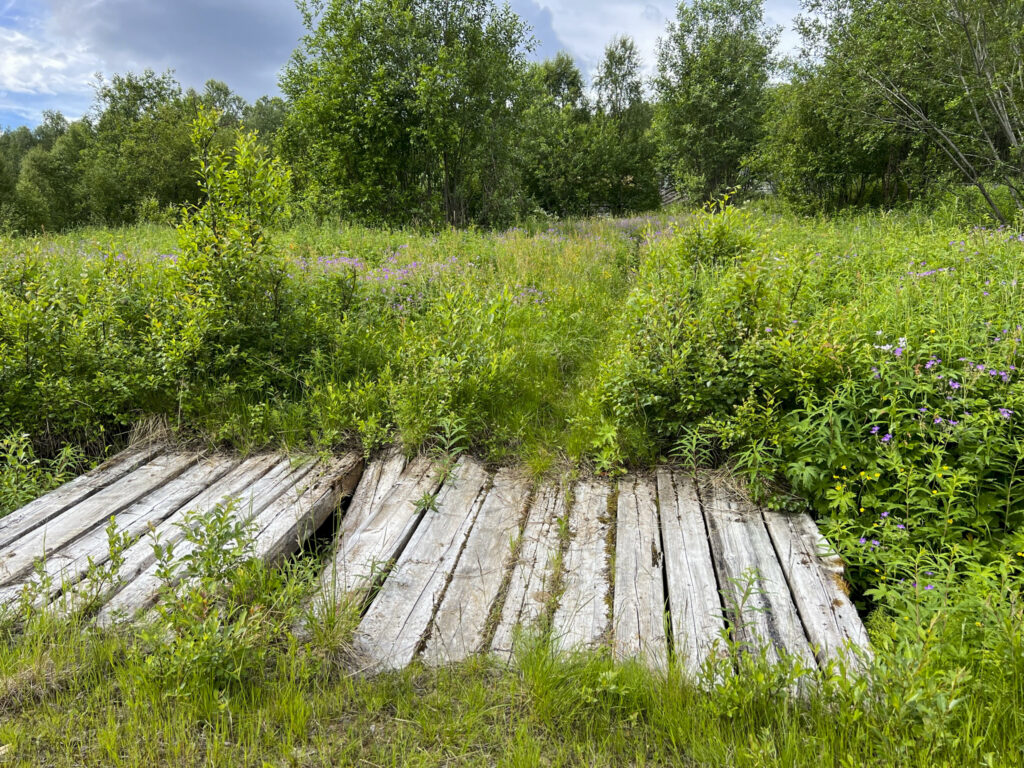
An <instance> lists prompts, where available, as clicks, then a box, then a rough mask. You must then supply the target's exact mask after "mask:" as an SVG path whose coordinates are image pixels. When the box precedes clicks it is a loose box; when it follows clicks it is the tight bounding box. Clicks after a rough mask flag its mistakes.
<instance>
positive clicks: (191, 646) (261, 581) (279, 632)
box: [135, 499, 300, 715]
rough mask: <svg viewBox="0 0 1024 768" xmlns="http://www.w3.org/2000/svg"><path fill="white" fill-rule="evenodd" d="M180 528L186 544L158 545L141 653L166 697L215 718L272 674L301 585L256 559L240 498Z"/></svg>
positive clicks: (193, 514)
mask: <svg viewBox="0 0 1024 768" xmlns="http://www.w3.org/2000/svg"><path fill="white" fill-rule="evenodd" d="M180 527H181V531H182V542H183V544H182V545H180V546H175V545H174V544H172V543H161V542H160V541H156V540H155V541H154V543H153V550H154V555H155V557H156V561H157V574H158V576H159V577H160V579H161V581H162V587H161V590H160V597H159V601H158V602H157V604H156V607H155V609H154V610H155V613H156V620H155V621H153V622H151V623H148V624H144V625H143V628H142V630H140V631H141V642H140V643H139V645H138V646H137V648H136V649H135V652H136V653H137V654H138V655H139V658H140V660H141V663H142V665H143V667H144V669H145V670H146V672H147V675H148V678H149V679H150V680H152V681H154V682H155V683H156V684H158V685H159V686H161V688H162V690H163V691H164V694H165V695H167V696H172V697H178V698H185V699H188V700H189V702H190V705H191V706H195V707H197V708H198V709H197V711H202V712H205V713H206V714H207V715H208V714H210V713H212V712H213V711H215V709H216V708H217V707H222V706H224V701H225V697H230V696H231V695H234V694H235V693H236V692H238V691H239V690H240V687H241V686H242V685H243V684H244V683H246V682H249V681H251V680H253V679H255V678H257V677H258V676H259V675H260V674H261V673H262V672H263V671H264V670H265V668H266V666H267V664H268V663H270V660H271V650H272V647H273V645H274V643H275V642H284V641H285V639H286V638H287V637H288V636H289V634H290V630H291V627H292V626H293V625H294V623H295V621H296V620H297V619H298V618H299V611H298V609H297V607H296V606H297V604H298V597H299V594H298V593H299V591H300V588H299V586H298V583H299V582H298V581H297V580H295V579H292V578H290V577H289V575H288V573H287V572H282V571H279V570H273V569H270V568H268V567H267V566H266V565H264V563H263V562H262V561H261V560H259V559H258V558H255V557H254V556H253V536H254V530H253V526H252V524H251V522H250V521H249V520H248V519H247V518H246V517H244V512H243V510H242V509H241V508H240V506H239V504H238V500H237V499H232V500H229V501H227V502H225V503H221V504H218V505H216V506H214V507H213V508H211V509H209V510H207V511H205V512H195V511H191V512H189V513H188V514H187V515H186V516H185V519H184V520H183V521H182V523H181V524H180ZM182 550H185V551H184V553H182Z"/></svg>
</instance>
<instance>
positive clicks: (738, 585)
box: [701, 482, 815, 668]
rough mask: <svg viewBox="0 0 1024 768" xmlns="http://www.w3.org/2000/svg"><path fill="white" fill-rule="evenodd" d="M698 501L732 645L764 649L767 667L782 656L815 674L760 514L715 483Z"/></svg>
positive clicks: (705, 486)
mask: <svg viewBox="0 0 1024 768" xmlns="http://www.w3.org/2000/svg"><path fill="white" fill-rule="evenodd" d="M701 497H702V501H703V502H704V504H703V506H704V515H705V520H706V521H707V526H708V533H709V536H710V539H711V552H712V556H713V558H714V561H715V568H716V570H717V572H718V583H719V584H720V585H721V588H722V590H723V592H724V593H725V598H726V599H725V601H724V602H725V607H726V613H727V615H728V616H729V617H730V620H731V622H732V631H733V637H734V639H735V640H737V641H738V642H739V643H740V644H741V645H742V646H745V647H746V648H747V649H748V650H753V649H755V648H760V649H764V651H765V653H766V656H767V659H768V661H769V662H772V663H777V662H778V661H779V660H780V658H781V657H782V655H783V654H785V655H788V656H790V657H794V658H796V659H798V660H799V661H800V662H802V663H803V664H804V665H805V666H807V667H808V668H814V666H815V661H814V655H813V654H812V653H811V648H810V645H809V644H808V642H807V637H806V635H805V634H804V628H803V625H802V623H801V622H800V617H799V615H798V614H797V611H796V606H794V605H793V599H792V597H791V596H790V594H789V586H788V585H787V584H786V577H785V576H784V575H783V573H782V566H781V565H780V564H779V560H778V558H777V557H776V555H775V550H774V549H773V548H772V542H771V539H770V538H769V537H768V531H767V530H766V528H765V525H764V521H763V520H762V519H761V513H760V512H759V511H758V510H757V509H755V508H754V507H752V506H751V505H750V504H747V503H745V502H743V501H741V500H740V499H739V498H738V497H737V496H736V494H735V493H734V492H732V491H731V490H729V489H728V488H726V487H725V486H723V485H721V484H719V483H715V482H706V483H704V484H703V485H702V487H701Z"/></svg>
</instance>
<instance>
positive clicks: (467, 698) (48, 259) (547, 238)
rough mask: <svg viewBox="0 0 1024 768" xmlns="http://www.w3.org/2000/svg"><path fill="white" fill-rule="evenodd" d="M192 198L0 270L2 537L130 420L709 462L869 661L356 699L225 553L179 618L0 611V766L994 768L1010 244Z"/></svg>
mask: <svg viewBox="0 0 1024 768" xmlns="http://www.w3.org/2000/svg"><path fill="white" fill-rule="evenodd" d="M272 186H273V185H268V186H266V188H268V189H272ZM211 200H212V201H213V202H212V203H211V204H209V205H208V206H207V207H206V208H204V209H203V211H205V213H204V212H203V211H197V212H195V213H194V214H193V215H191V216H189V217H187V218H186V219H185V221H184V222H183V223H182V224H181V225H180V226H179V227H178V229H177V231H176V230H175V229H174V228H172V227H169V226H156V225H151V226H138V227H132V228H127V229H121V230H98V229H97V230H88V229H87V230H77V231H74V232H72V233H69V234H65V235H59V236H40V237H19V238H9V239H6V240H2V241H0V436H3V437H2V443H0V454H2V455H3V463H2V466H0V514H5V513H7V512H9V511H11V510H12V509H14V508H16V507H17V506H19V505H20V504H23V503H25V502H26V501H28V500H30V499H31V498H33V497H34V496H36V495H38V494H39V493H41V492H43V491H45V490H47V489H48V488H50V487H53V486H54V485H56V484H58V483H60V482H61V481H63V480H65V479H67V478H68V477H70V476H72V475H73V474H74V473H76V472H77V471H79V470H81V469H82V468H83V467H85V466H87V465H88V464H90V463H92V462H95V461H97V460H98V459H99V458H101V457H102V456H103V455H105V454H107V453H109V452H111V451H114V450H116V449H117V448H118V447H119V446H121V445H123V444H125V442H126V441H127V440H128V439H129V438H130V436H131V434H132V431H133V430H138V429H147V428H150V429H151V428H154V425H160V426H161V427H167V428H169V429H170V430H171V431H172V432H173V434H174V435H175V436H176V438H177V439H179V440H181V441H184V442H194V443H199V444H206V445H210V446H220V447H230V448H234V449H237V450H239V451H242V452H252V451H256V450H259V449H262V448H266V447H284V448H286V449H291V450H299V449H302V450H314V451H330V450H336V449H340V448H343V447H344V448H350V447H356V448H358V449H359V450H362V451H363V452H364V453H366V454H368V455H369V454H372V453H373V452H374V451H377V450H379V449H380V448H382V447H383V446H386V445H390V444H392V443H395V442H398V443H401V445H402V446H403V447H404V448H405V450H407V451H408V452H410V453H411V452H416V451H421V450H426V451H437V452H440V453H443V454H448V455H454V454H459V453H463V452H470V453H472V454H474V455H477V456H479V457H481V458H483V459H485V460H486V461H488V462H490V463H493V464H518V465H523V466H525V467H527V468H528V469H529V471H530V472H531V473H532V474H533V475H534V476H536V477H538V478H540V477H544V476H547V475H552V474H566V473H577V474H585V473H590V472H598V473H610V474H615V473H619V472H622V471H624V470H626V469H644V468H648V467H651V466H653V465H655V464H657V463H659V462H662V461H673V462H676V463H680V464H683V465H691V466H702V467H708V466H716V467H723V468H725V469H726V470H727V471H730V472H732V473H734V474H736V475H738V476H739V477H741V478H742V479H743V481H744V482H745V485H746V488H747V490H748V493H749V494H750V495H751V496H752V497H754V498H755V499H756V500H758V501H759V502H760V503H762V504H765V505H770V506H773V507H778V508H783V509H803V508H806V507H808V506H809V507H811V508H812V509H813V511H814V513H815V515H816V517H817V518H818V520H819V522H820V524H821V526H822V528H823V530H824V531H825V533H826V535H827V536H828V537H829V539H830V540H831V541H832V543H833V544H834V545H835V546H836V547H837V549H838V550H839V552H840V553H841V555H842V557H843V559H844V561H845V562H846V568H847V578H848V579H849V581H850V586H851V590H852V595H853V597H854V598H855V600H856V602H857V604H858V607H859V608H860V609H861V610H862V612H863V613H864V615H866V616H868V619H869V621H868V624H869V629H870V631H871V634H872V639H873V643H874V646H875V649H876V655H875V658H874V659H873V661H872V662H871V668H870V670H869V672H868V674H867V675H864V676H857V675H846V674H844V673H843V672H842V670H836V673H835V674H834V675H832V676H825V677H823V678H822V679H821V680H820V681H818V684H817V685H816V686H815V687H814V689H813V690H812V691H809V692H805V693H804V694H803V695H801V696H793V695H791V694H790V693H787V691H790V689H791V687H792V678H791V677H790V676H789V675H791V674H792V671H791V670H789V671H787V670H786V669H784V668H783V669H774V670H772V669H769V668H768V667H767V666H765V665H764V664H761V663H759V662H758V660H756V659H750V660H748V662H747V663H746V665H745V666H743V667H742V668H741V669H739V670H724V671H723V670H718V671H717V674H718V676H719V677H718V679H721V680H723V682H721V683H720V684H719V685H718V686H717V687H714V688H713V689H712V690H710V691H708V690H705V689H704V688H706V687H707V686H706V685H705V686H704V688H702V686H701V684H700V681H697V682H694V681H687V680H684V679H682V678H681V677H680V676H679V675H676V674H670V675H669V676H668V677H667V678H658V677H656V676H652V675H650V674H649V673H647V672H645V671H643V670H641V669H639V668H634V667H631V666H616V665H613V664H612V663H611V661H610V660H609V659H608V658H606V657H604V656H602V655H600V654H596V655H590V656H583V657H578V658H571V659H556V658H555V657H553V656H552V654H551V653H550V651H549V649H548V648H547V645H546V643H545V641H544V638H543V637H538V638H537V640H536V642H535V643H534V644H532V645H530V646H529V647H528V648H527V650H525V651H524V652H523V653H522V654H521V655H520V658H518V659H517V662H516V664H515V665H514V666H513V667H512V668H511V669H502V668H497V667H494V666H491V665H490V664H489V663H488V662H487V661H485V660H479V661H475V662H472V663H470V664H468V665H464V666H461V667H456V668H452V669H445V670H428V669H423V668H419V667H417V668H414V669H412V670H409V671H407V672H404V673H401V674H396V675H393V676H387V677H384V678H374V679H364V678H361V677H359V676H357V675H352V674H351V671H350V668H349V667H348V666H347V664H346V642H345V638H346V634H347V633H349V632H351V630H352V619H353V617H352V616H347V615H342V616H339V617H335V621H333V622H331V623H330V624H329V625H325V626H317V627H314V631H313V632H312V634H311V636H310V637H304V638H297V637H295V636H294V635H293V634H292V632H291V627H292V626H293V625H294V622H295V620H296V619H297V616H298V613H299V612H301V610H302V606H303V605H305V597H306V595H308V592H309V590H310V589H311V576H310V572H309V571H310V568H311V566H310V564H309V559H308V558H307V559H303V560H300V561H296V562H295V563H293V564H292V565H291V566H290V567H289V568H288V569H286V570H285V571H284V572H277V573H269V572H265V571H262V570H261V569H259V568H258V567H257V566H255V565H253V564H252V563H248V562H246V561H244V559H243V560H240V561H237V562H231V563H226V564H225V563H214V565H213V567H211V569H210V570H209V571H208V572H206V573H204V574H203V583H204V584H205V588H206V590H207V592H206V594H207V596H209V595H215V596H216V600H215V603H216V605H217V606H218V608H217V609H216V610H215V611H213V612H212V613H202V614H197V613H196V611H197V608H196V604H195V600H196V595H195V594H191V593H188V594H186V593H181V592H180V591H179V592H178V593H175V596H174V599H173V600H170V601H169V602H168V605H169V606H170V607H169V608H168V609H167V610H166V611H163V612H161V616H159V617H158V618H156V619H155V620H154V621H155V623H153V624H151V625H148V626H143V627H140V628H135V629H123V630H118V631H102V632H101V631H99V630H96V629H93V628H91V627H90V626H89V624H88V616H73V617H70V618H58V617H57V616H55V615H51V614H49V613H45V612H44V613H39V612H36V611H32V610H30V609H29V608H28V603H27V602H26V604H25V605H23V606H20V607H19V608H18V609H16V610H12V611H10V612H9V615H8V616H7V617H6V618H5V619H4V622H3V624H2V634H3V639H2V642H0V672H2V676H3V681H4V682H3V684H2V687H0V743H2V744H4V745H7V749H5V750H4V759H12V758H16V759H17V760H20V761H22V762H23V763H25V764H52V765H78V764H124V765H133V764H139V763H141V762H143V761H145V762H148V763H150V764H153V765H165V764H166V765H193V764H194V765H203V764H225V765H228V764H230V765H236V764H238V765H242V764H245V765H264V764H271V765H278V764H281V765H289V764H291V765H319V764H359V763H360V761H364V762H363V764H377V765H381V764H395V765H399V764H413V765H442V764H480V765H493V764H502V765H621V764H624V763H627V764H637V765H665V764H686V765H690V764H692V765H723V764H730V765H803V764H816V765H817V764H831V765H837V766H838V765H895V764H900V765H904V764H906V765H929V766H930V765H943V764H948V765H960V764H965V763H970V764H990V765H1015V764H1019V762H1020V760H1021V759H1022V757H1024V756H1022V754H1021V749H1022V748H1021V746H1020V745H1021V744H1024V701H1022V699H1024V631H1022V629H1021V627H1022V626H1024V609H1022V605H1021V601H1020V588H1021V584H1022V575H1024V526H1022V520H1021V517H1022V514H1024V490H1022V478H1021V472H1022V468H1021V466H1020V465H1021V461H1022V456H1024V428H1022V427H1021V424H1022V419H1024V384H1022V383H1021V378H1020V375H1021V372H1020V370H1019V368H1021V367H1022V366H1024V356H1022V354H1021V334H1022V329H1021V323H1024V294H1022V289H1024V284H1022V281H1024V275H1022V274H1021V270H1022V267H1021V264H1022V263H1024V262H1022V260H1021V255H1022V249H1024V240H1022V238H1021V237H1020V236H1019V235H1018V234H1017V233H1016V232H1015V231H1011V230H1009V229H1006V228H994V227H978V226H974V225H971V224H970V223H969V222H968V221H966V220H963V219H961V218H960V217H958V216H957V215H954V213H955V212H954V213H950V212H946V213H945V214H943V215H936V214H935V213H934V212H923V211H916V210H908V211H904V212H901V213H890V214H881V213H851V214H848V215H844V216H835V217H827V218H826V217H800V216H797V215H794V214H791V213H783V212H779V211H776V210H774V209H773V208H771V207H769V206H767V205H764V204H761V205H756V204H748V205H729V206H722V207H717V208H714V209H713V210H710V211H709V210H704V211H688V210H682V209H680V210H668V211H663V212H661V213H658V214H652V215H650V216H647V217H641V218H632V219H613V218H596V219H586V220H567V221H546V220H545V221H536V222H532V223H530V224H528V225H524V226H522V227H519V228H515V229H510V230H507V231H497V232H482V231H475V230H472V229H470V230H461V231H460V230H442V231H438V232H423V231H415V230H401V229H395V230H386V229H365V228H361V227H358V226H347V225H346V226H325V225H321V224H309V223H301V222H295V221H293V222H291V224H290V225H289V226H287V227H282V226H275V225H274V224H273V223H272V222H270V221H269V220H268V221H256V220H253V219H252V218H246V217H245V216H244V215H242V214H239V213H238V211H237V209H235V208H231V206H229V205H228V204H227V203H225V204H224V205H225V207H224V209H223V210H220V211H219V212H218V210H217V209H216V207H215V206H216V204H217V202H216V201H217V197H216V194H214V195H212V196H211ZM215 214H216V215H215ZM204 216H205V217H206V218H204ZM232 216H234V217H235V218H232ZM218 222H219V223H218ZM224 222H227V224H226V225H225V224H224ZM217 226H226V227H227V232H228V234H224V233H223V231H220V232H218V231H217V229H216V227H217ZM112 541H113V539H112ZM243 549H244V548H243ZM312 554H314V555H315V554H317V553H312ZM213 559H214V560H216V559H217V558H213ZM253 605H256V606H261V608H262V609H263V610H261V611H259V612H258V614H259V616H260V617H261V618H260V620H259V621H254V620H253V619H252V618H251V615H252V611H251V610H250V608H251V607H252V606H253ZM193 619H195V622H194V625H195V626H197V627H199V628H200V629H199V630H197V631H195V632H194V633H190V632H187V631H181V628H182V627H183V626H186V625H190V622H192V620H193ZM208 621H213V623H212V624H207V623H205V622H208ZM169 628H170V629H175V630H176V632H175V633H174V634H175V636H176V637H177V638H178V640H177V641H176V642H174V643H170V644H167V643H162V642H161V639H166V637H167V631H168V630H169ZM188 670H206V671H207V672H209V674H202V675H197V674H192V673H190V672H188ZM711 679H716V678H714V677H709V678H708V680H711ZM704 682H705V683H706V682H707V681H704ZM0 748H2V747H0Z"/></svg>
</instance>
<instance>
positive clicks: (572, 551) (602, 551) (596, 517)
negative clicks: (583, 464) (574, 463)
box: [552, 480, 611, 650]
mask: <svg viewBox="0 0 1024 768" xmlns="http://www.w3.org/2000/svg"><path fill="white" fill-rule="evenodd" d="M610 495H611V489H610V488H609V486H608V484H607V483H604V482H601V481H599V480H589V481H582V482H578V483H576V484H575V486H574V487H573V500H572V506H571V508H570V510H569V531H570V539H569V547H568V550H567V551H566V553H565V560H564V562H563V564H562V568H563V578H562V585H563V590H562V595H561V598H560V600H559V604H558V608H557V609H556V610H555V616H554V621H553V623H552V640H553V642H554V643H555V644H556V645H557V647H559V648H561V649H563V650H574V649H577V648H584V647H593V646H596V645H598V644H599V643H601V642H603V641H604V639H605V638H606V637H607V634H608V629H609V623H608V613H609V610H608V609H609V605H608V603H609V597H610V592H611V584H610V581H609V575H608V556H607V552H606V541H607V537H608V528H609V519H608V500H609V497H610Z"/></svg>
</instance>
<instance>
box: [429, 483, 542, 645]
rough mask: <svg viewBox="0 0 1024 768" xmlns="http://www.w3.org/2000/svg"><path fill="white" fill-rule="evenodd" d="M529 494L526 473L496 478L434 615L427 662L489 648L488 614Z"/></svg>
mask: <svg viewBox="0 0 1024 768" xmlns="http://www.w3.org/2000/svg"><path fill="white" fill-rule="evenodd" d="M529 496H530V484H529V483H528V482H527V480H526V479H525V478H523V477H522V476H521V475H518V474H516V473H515V472H514V471H512V470H508V469H502V470H499V471H498V473H497V474H496V475H495V476H494V483H493V485H492V486H491V489H490V491H489V492H488V493H487V497H486V498H485V499H484V502H483V505H482V506H481V507H480V512H479V514H478V515H477V518H476V522H475V523H474V524H473V528H472V530H471V531H470V533H469V538H468V539H467V540H466V547H465V549H464V550H463V552H462V555H461V557H459V563H458V565H457V566H456V568H455V571H454V572H453V573H452V578H451V582H450V583H449V584H448V589H447V590H446V591H445V595H444V600H443V601H442V603H441V606H440V608H438V610H437V614H436V615H435V616H434V621H433V624H432V625H431V630H430V639H429V640H428V641H427V645H426V648H424V650H423V658H424V660H425V661H426V662H427V663H429V664H446V663H454V662H458V661H462V660H463V659H465V658H467V657H468V656H470V655H472V654H474V653H477V652H478V651H481V650H483V643H484V633H485V631H486V629H487V618H488V616H489V615H490V611H491V607H492V606H493V605H494V601H495V600H496V599H497V597H498V591H499V590H500V589H501V584H502V582H503V581H504V578H505V574H506V573H507V572H508V569H509V567H510V565H511V564H510V562H509V561H510V559H511V555H512V545H513V543H514V541H515V538H516V536H517V535H518V533H519V522H520V519H521V518H522V516H523V511H524V508H525V506H526V502H527V500H528V499H529Z"/></svg>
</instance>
